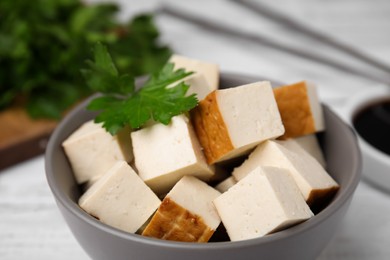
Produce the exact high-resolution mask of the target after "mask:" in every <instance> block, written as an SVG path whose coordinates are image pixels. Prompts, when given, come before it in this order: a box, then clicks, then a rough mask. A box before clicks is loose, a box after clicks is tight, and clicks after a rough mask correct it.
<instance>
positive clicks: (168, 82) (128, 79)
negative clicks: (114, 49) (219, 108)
mask: <svg viewBox="0 0 390 260" xmlns="http://www.w3.org/2000/svg"><path fill="white" fill-rule="evenodd" d="M87 63H88V66H89V68H88V69H84V70H82V73H83V75H84V77H85V79H86V81H87V85H88V86H89V87H90V88H91V89H93V90H94V91H96V92H100V93H102V96H100V97H97V98H95V99H93V100H92V101H91V102H90V104H89V106H88V109H90V110H99V111H100V114H99V115H98V116H97V117H96V119H95V122H97V123H101V122H102V123H103V127H104V128H105V129H106V130H107V131H108V132H110V133H111V134H115V133H117V132H118V131H119V130H120V129H122V128H123V127H124V126H126V125H128V126H130V127H131V128H133V129H136V128H139V127H141V126H142V125H143V124H145V123H146V122H147V121H148V120H150V119H152V120H154V121H157V122H160V123H163V124H168V123H169V122H170V120H171V118H172V117H173V116H176V115H179V114H181V113H184V112H187V111H189V110H190V109H192V108H194V107H195V106H196V105H197V103H198V100H197V98H196V95H195V94H192V95H186V92H187V90H188V88H189V85H187V84H186V83H185V82H184V81H182V79H184V78H186V77H187V76H189V75H191V74H192V72H185V71H184V70H183V69H179V70H174V69H173V67H174V65H173V64H172V63H167V64H166V65H165V66H164V67H163V68H162V69H161V70H160V71H158V72H156V73H154V74H152V76H151V77H150V78H149V79H148V80H147V81H146V83H145V84H144V85H143V86H142V87H141V88H140V89H139V90H136V89H135V83H134V82H135V81H134V77H132V76H131V75H129V74H120V73H119V72H118V70H117V68H116V66H115V64H114V62H113V61H112V58H111V56H110V54H109V52H108V51H107V48H106V47H105V46H103V45H102V44H100V43H97V44H96V46H95V51H94V61H90V60H89V61H87Z"/></svg>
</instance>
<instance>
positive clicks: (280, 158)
mask: <svg viewBox="0 0 390 260" xmlns="http://www.w3.org/2000/svg"><path fill="white" fill-rule="evenodd" d="M285 142H286V143H287V142H290V141H285ZM291 142H293V141H292V140H291ZM282 144H284V142H283V141H265V142H264V143H262V144H260V145H259V146H258V147H257V148H256V149H255V150H254V151H253V152H252V153H251V154H250V155H249V158H248V159H247V160H246V161H245V162H244V163H243V164H242V165H241V166H239V167H237V168H235V169H234V171H233V176H234V177H235V178H236V180H238V181H239V180H241V179H242V178H244V177H245V176H246V175H247V174H248V173H249V172H251V171H252V170H254V169H255V168H257V167H259V166H274V167H280V168H285V169H287V170H288V171H289V172H290V173H291V176H292V177H293V178H294V180H295V182H296V183H297V185H298V187H299V189H300V190H301V193H302V195H303V197H304V198H305V200H306V202H307V203H308V204H309V205H310V206H312V205H313V204H315V203H320V202H321V201H322V200H328V199H329V198H331V197H332V196H333V195H334V194H335V193H336V192H337V190H338V188H339V185H338V184H337V183H336V182H335V181H334V180H333V179H332V177H331V176H330V175H329V174H328V173H327V172H326V171H325V170H324V168H323V167H322V166H321V165H320V164H319V163H318V162H317V161H316V160H315V159H314V158H313V157H312V156H310V155H309V154H307V152H305V151H304V150H303V148H301V147H300V146H299V145H298V144H296V143H295V145H294V144H293V143H290V145H282ZM292 148H293V149H292Z"/></svg>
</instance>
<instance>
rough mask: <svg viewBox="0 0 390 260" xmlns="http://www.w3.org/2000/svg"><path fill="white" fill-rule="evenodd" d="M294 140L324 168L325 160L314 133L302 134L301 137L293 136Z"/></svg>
mask: <svg viewBox="0 0 390 260" xmlns="http://www.w3.org/2000/svg"><path fill="white" fill-rule="evenodd" d="M294 140H295V141H296V142H297V143H298V144H299V145H300V146H301V147H302V148H303V149H305V151H306V152H308V153H309V154H310V155H311V156H313V157H314V158H315V159H316V160H317V161H318V162H319V163H320V164H321V166H322V167H324V168H325V166H326V161H325V157H324V154H323V153H322V151H321V147H320V144H319V143H318V139H317V137H316V135H315V134H311V135H304V136H301V137H297V138H294Z"/></svg>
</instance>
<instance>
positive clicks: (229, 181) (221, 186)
mask: <svg viewBox="0 0 390 260" xmlns="http://www.w3.org/2000/svg"><path fill="white" fill-rule="evenodd" d="M236 183H237V181H236V179H235V178H234V176H230V177H229V178H226V179H225V180H223V181H221V182H220V183H218V184H217V185H216V186H215V188H216V189H217V190H218V191H220V192H222V193H224V192H226V191H227V190H228V189H230V188H231V187H233V186H234V184H236Z"/></svg>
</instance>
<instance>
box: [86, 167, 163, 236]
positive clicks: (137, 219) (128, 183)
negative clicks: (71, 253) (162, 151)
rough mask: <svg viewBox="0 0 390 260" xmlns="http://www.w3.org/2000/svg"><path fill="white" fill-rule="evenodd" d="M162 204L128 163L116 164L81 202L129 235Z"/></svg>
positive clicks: (90, 210) (91, 212) (88, 211)
mask: <svg viewBox="0 0 390 260" xmlns="http://www.w3.org/2000/svg"><path fill="white" fill-rule="evenodd" d="M160 203H161V201H160V199H159V198H158V197H157V196H156V195H155V194H154V193H153V191H152V190H151V189H150V188H149V187H148V186H147V185H146V184H145V183H144V182H143V181H142V180H141V179H140V178H139V177H138V175H137V174H136V173H135V172H134V170H133V169H132V168H131V167H130V166H129V165H128V164H127V163H126V162H125V161H118V162H116V163H115V164H114V165H113V166H112V167H111V168H110V169H109V170H108V171H107V173H106V174H104V175H103V176H102V177H101V178H100V179H99V180H98V181H97V182H96V183H94V184H93V185H92V186H91V187H90V188H89V189H88V190H87V192H85V193H84V194H83V195H82V196H81V197H80V200H79V205H80V207H81V208H82V209H83V210H85V211H86V212H87V213H89V214H90V215H92V216H94V217H96V218H97V219H99V220H100V221H101V222H103V223H105V224H107V225H110V226H112V227H115V228H118V229H120V230H123V231H126V232H130V233H135V232H136V231H137V230H138V229H139V228H140V227H141V226H142V225H143V224H144V223H145V222H146V221H147V220H148V219H149V218H150V216H152V214H153V213H154V212H155V211H156V209H157V208H158V207H159V206H160Z"/></svg>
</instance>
